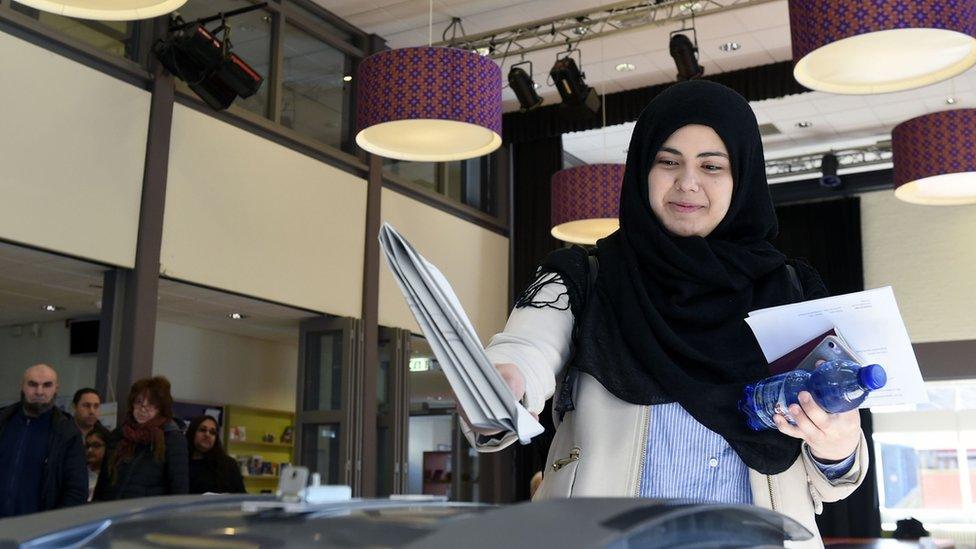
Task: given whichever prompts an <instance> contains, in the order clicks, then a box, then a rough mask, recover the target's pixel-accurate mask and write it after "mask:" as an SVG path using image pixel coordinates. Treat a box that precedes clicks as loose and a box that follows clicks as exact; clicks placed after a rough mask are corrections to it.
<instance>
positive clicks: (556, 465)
mask: <svg viewBox="0 0 976 549" xmlns="http://www.w3.org/2000/svg"><path fill="white" fill-rule="evenodd" d="M582 455H583V450H581V449H580V448H579V447H578V446H577V447H575V448H573V449H572V450H570V451H569V456H567V457H564V458H560V459H557V460H556V461H554V462H552V470H553V471H558V470H560V469H562V468H563V467H565V466H567V465H569V464H570V463H572V462H574V461H579V458H580V457H582Z"/></svg>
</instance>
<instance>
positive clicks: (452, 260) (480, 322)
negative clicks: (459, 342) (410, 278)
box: [379, 189, 508, 343]
mask: <svg viewBox="0 0 976 549" xmlns="http://www.w3.org/2000/svg"><path fill="white" fill-rule="evenodd" d="M381 216H382V219H383V221H385V222H388V223H390V224H391V225H393V227H394V228H395V229H396V230H397V231H399V232H400V234H402V235H403V236H404V237H405V238H406V239H407V240H409V241H410V243H411V244H413V246H414V248H416V249H417V251H418V252H420V253H421V254H422V255H423V256H424V257H426V258H427V259H428V260H429V261H430V262H431V263H433V264H434V265H436V266H437V268H438V269H440V270H441V272H442V273H444V276H445V277H447V280H448V281H450V283H451V286H452V287H453V288H454V293H456V294H457V296H458V298H459V299H460V300H461V305H463V306H464V310H465V311H466V312H467V313H468V317H470V318H471V323H472V324H473V325H474V328H475V330H476V331H477V332H478V335H479V336H481V339H482V342H483V343H487V342H488V338H490V337H491V336H492V335H494V334H495V333H496V332H499V331H501V329H502V328H504V327H505V320H506V319H507V318H508V239H507V238H505V237H504V236H501V235H499V234H497V233H494V232H492V231H489V230H487V229H483V228H481V227H478V226H477V225H474V224H473V223H469V222H467V221H464V220H461V219H459V218H457V217H454V216H453V215H451V214H448V213H445V212H442V211H440V210H438V209H436V208H433V207H431V206H427V205H426V204H423V203H421V202H418V201H416V200H413V199H411V198H408V197H406V196H404V195H402V194H399V193H396V192H394V191H391V190H389V189H383V198H382V212H381ZM379 321H380V324H381V325H383V326H392V327H397V328H405V329H409V330H413V331H414V332H415V333H420V329H419V328H418V327H417V323H416V321H415V320H414V318H413V315H412V314H410V309H409V307H407V304H406V301H404V299H403V294H401V293H400V288H399V287H398V286H397V285H396V281H395V280H393V276H392V275H391V274H390V271H389V268H388V267H387V265H386V259H385V258H382V259H381V260H380V297H379Z"/></svg>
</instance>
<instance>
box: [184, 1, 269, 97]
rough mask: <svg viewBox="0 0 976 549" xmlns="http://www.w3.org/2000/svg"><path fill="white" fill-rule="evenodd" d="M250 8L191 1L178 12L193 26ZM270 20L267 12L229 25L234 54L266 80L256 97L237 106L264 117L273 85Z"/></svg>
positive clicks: (250, 14) (238, 18)
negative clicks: (211, 18)
mask: <svg viewBox="0 0 976 549" xmlns="http://www.w3.org/2000/svg"><path fill="white" fill-rule="evenodd" d="M250 5H252V3H251V2H248V1H247V0H190V1H189V2H187V3H186V4H184V5H183V7H181V8H180V9H179V10H178V12H179V14H180V15H181V16H182V17H183V19H184V20H185V21H186V22H190V21H193V20H196V19H202V18H204V17H210V16H211V15H216V14H218V13H220V12H227V11H230V10H234V9H239V8H244V7H247V6H250ZM271 17H272V15H271V13H269V12H267V11H265V10H256V11H251V12H247V13H242V14H240V15H235V16H234V17H232V18H231V19H230V20H229V21H228V25H229V26H230V28H231V32H230V42H231V45H232V46H233V50H232V51H233V52H234V53H235V54H237V56H238V57H240V58H241V59H243V60H244V62H245V63H247V64H248V65H250V66H251V68H252V69H254V70H255V71H257V73H258V74H260V75H261V76H263V77H264V83H262V84H261V87H260V88H259V89H258V91H257V93H255V94H254V95H252V96H251V97H248V98H247V99H241V98H237V100H236V101H234V104H235V105H238V106H240V107H242V108H244V109H247V110H249V111H251V112H253V113H256V114H259V115H261V116H268V87H269V86H271V85H272V84H271V82H269V81H268V79H269V78H270V76H271ZM206 26H207V29H210V30H213V29H215V28H216V27H218V26H220V22H219V21H215V22H213V23H209V24H207V25H206Z"/></svg>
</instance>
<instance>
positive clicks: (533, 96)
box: [508, 61, 542, 112]
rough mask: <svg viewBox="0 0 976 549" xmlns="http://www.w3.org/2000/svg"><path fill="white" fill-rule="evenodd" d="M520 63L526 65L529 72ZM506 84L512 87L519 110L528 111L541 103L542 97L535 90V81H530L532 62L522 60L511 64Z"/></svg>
mask: <svg viewBox="0 0 976 549" xmlns="http://www.w3.org/2000/svg"><path fill="white" fill-rule="evenodd" d="M520 65H528V66H529V72H525V70H524V69H523V68H522V67H521V66H520ZM508 86H509V87H510V88H512V92H514V93H515V97H517V98H518V102H519V105H521V106H522V108H521V111H522V112H525V111H530V110H532V109H534V108H536V107H538V106H539V105H541V104H542V98H541V97H539V94H538V93H537V92H536V91H535V82H533V81H532V62H531V61H523V62H521V63H516V64H514V65H512V68H511V69H509V71H508Z"/></svg>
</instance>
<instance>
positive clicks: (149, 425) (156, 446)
mask: <svg viewBox="0 0 976 549" xmlns="http://www.w3.org/2000/svg"><path fill="white" fill-rule="evenodd" d="M167 421H169V418H167V417H163V416H156V417H154V418H152V419H150V420H149V421H147V422H145V423H138V422H137V421H135V420H134V419H132V418H131V417H130V418H129V419H127V420H126V421H125V423H123V424H122V440H121V441H119V444H118V446H116V447H115V453H114V454H113V455H112V462H111V467H110V469H111V473H112V477H113V478H114V477H115V472H116V470H117V469H118V466H119V464H120V463H122V462H126V461H131V460H132V456H133V455H135V452H136V446H138V445H140V444H143V445H145V444H148V445H150V446H151V448H152V451H153V455H154V456H155V458H156V461H157V462H160V463H162V462H163V460H164V459H165V457H166V442H165V439H164V436H163V425H165V424H166V422H167Z"/></svg>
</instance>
